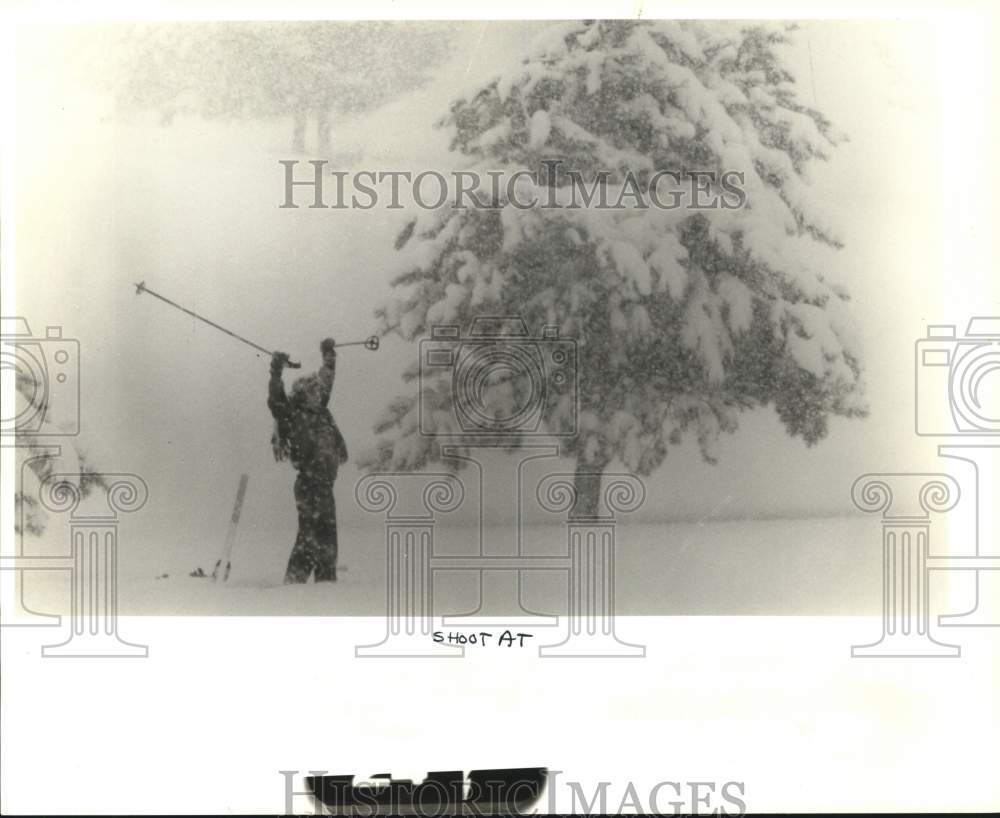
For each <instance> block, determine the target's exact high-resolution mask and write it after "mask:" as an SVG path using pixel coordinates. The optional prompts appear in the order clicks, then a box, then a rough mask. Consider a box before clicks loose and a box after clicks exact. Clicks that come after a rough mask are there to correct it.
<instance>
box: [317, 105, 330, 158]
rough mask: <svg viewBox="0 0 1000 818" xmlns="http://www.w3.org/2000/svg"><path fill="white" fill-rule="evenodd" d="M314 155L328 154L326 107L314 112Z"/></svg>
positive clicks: (328, 130)
mask: <svg viewBox="0 0 1000 818" xmlns="http://www.w3.org/2000/svg"><path fill="white" fill-rule="evenodd" d="M316 155H317V156H329V155H330V112H329V111H327V110H326V109H321V110H320V111H319V112H318V113H317V114H316Z"/></svg>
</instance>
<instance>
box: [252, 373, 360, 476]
mask: <svg viewBox="0 0 1000 818" xmlns="http://www.w3.org/2000/svg"><path fill="white" fill-rule="evenodd" d="M333 376H334V370H333V368H332V367H328V366H323V367H320V369H319V371H318V372H317V373H316V374H315V375H311V376H308V377H307V378H304V379H302V380H301V381H300V382H297V383H296V387H295V388H294V389H293V391H292V397H290V398H289V397H288V396H287V395H286V394H285V385H284V383H282V380H281V370H280V369H274V368H272V370H271V380H270V382H269V384H268V396H267V407H268V409H270V410H271V414H272V415H273V416H274V420H275V423H276V426H277V434H278V437H279V438H280V439H281V440H282V441H284V442H287V448H288V454H289V456H290V458H291V461H292V465H293V466H295V468H296V469H298V470H299V472H300V473H301V474H302V475H303V476H304V477H308V478H311V479H314V480H316V481H319V482H323V483H326V482H330V483H332V482H333V480H334V478H336V476H337V467H338V466H340V464H341V463H344V462H346V461H347V444H346V443H345V442H344V436H343V435H342V434H341V433H340V430H339V429H338V428H337V424H336V423H335V422H334V420H333V415H332V414H330V410H329V408H328V407H327V404H328V403H329V401H330V393H331V392H332V391H333Z"/></svg>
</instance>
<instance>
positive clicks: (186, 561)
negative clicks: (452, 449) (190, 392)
mask: <svg viewBox="0 0 1000 818" xmlns="http://www.w3.org/2000/svg"><path fill="white" fill-rule="evenodd" d="M57 530H58V526H56V527H55V528H54V532H53V535H52V536H50V535H46V538H45V539H44V540H42V541H28V542H27V543H26V552H27V553H49V554H55V553H65V552H66V550H67V549H66V546H65V542H66V540H65V539H63V540H62V543H63V544H60V542H59V541H58V538H57V537H56V536H55V531H57ZM293 535H294V532H293V531H285V532H282V533H278V534H270V533H265V532H262V531H260V530H259V529H258V530H251V531H247V532H246V533H245V534H243V535H242V536H241V538H240V541H239V542H238V544H237V546H236V551H235V554H234V558H233V568H232V573H231V575H230V578H229V582H228V583H226V584H222V583H213V582H212V581H211V580H210V579H201V578H194V577H190V576H189V575H188V574H189V573H190V572H191V571H192V570H194V569H195V568H197V567H201V568H202V569H204V570H205V571H206V572H207V573H211V570H212V566H213V565H214V563H215V559H216V555H217V553H218V545H219V544H215V545H212V544H204V543H202V544H196V543H176V542H166V541H164V542H162V543H159V544H158V547H156V548H152V547H150V546H151V543H149V542H144V543H143V546H144V547H143V548H142V550H141V553H142V556H141V559H139V558H138V557H137V554H138V553H139V552H138V551H133V552H132V554H131V555H130V553H129V531H128V529H127V526H123V527H122V530H121V553H120V568H119V577H120V603H119V605H120V607H119V612H120V613H121V614H124V615H130V614H149V615H170V614H177V615H234V616H247V615H274V616H278V615H301V616H371V615H379V614H382V613H383V612H384V610H385V581H386V570H385V544H384V534H383V530H382V529H381V528H380V527H379V526H378V525H372V526H370V527H366V528H359V527H346V526H345V527H343V528H342V530H341V545H340V564H341V576H340V580H339V581H338V582H337V583H336V584H335V585H327V584H320V585H315V584H311V583H310V584H309V585H304V586H295V587H290V586H289V587H286V586H283V585H282V584H281V581H282V576H283V572H284V566H285V561H286V559H287V556H288V551H289V549H290V547H291V538H292V537H293ZM513 535H514V530H513V527H492V528H488V529H487V530H486V536H485V546H486V548H487V550H488V553H491V554H501V553H504V551H505V549H508V551H507V553H510V551H512V550H513ZM64 536H65V534H64ZM436 536H437V538H438V539H437V542H436V546H437V548H438V553H447V554H449V555H456V554H470V553H473V554H474V553H476V552H477V551H478V548H479V545H478V536H477V529H476V528H474V527H458V526H456V527H447V528H446V527H440V528H439V530H438V532H437V535H436ZM880 537H881V534H880V530H879V526H878V523H877V522H876V521H873V520H871V519H866V518H861V517H854V518H849V517H829V518H819V519H798V520H763V521H754V522H745V521H728V522H701V523H696V522H691V523H674V524H632V525H629V524H624V523H623V524H621V525H620V526H619V529H618V551H617V562H616V572H617V581H616V590H617V612H618V613H619V614H622V615H654V614H655V615H684V614H687V615H871V614H876V613H878V612H879V610H880V606H881V597H880V578H881V562H880V557H879V544H880ZM524 540H525V551H526V553H529V554H532V555H541V554H546V555H558V554H559V553H560V551H561V552H562V553H565V530H564V529H563V528H561V527H559V526H530V527H529V528H528V529H527V530H526V532H525V537H524ZM220 544H221V543H220ZM36 549H37V550H36ZM164 574H166V575H167V576H163V575H164ZM158 577H159V578H158ZM488 582H489V583H491V587H492V588H495V589H496V594H495V596H494V599H495V600H498V601H499V604H498V605H496V606H494V607H493V608H492V609H491V608H490V606H487V608H486V609H485V610H484V611H483V612H484V613H486V614H489V613H497V614H501V613H502V614H506V615H511V614H516V613H518V611H517V610H516V608H515V607H514V604H513V603H512V602H510V600H511V599H513V598H515V597H514V585H513V573H512V572H493V577H490V578H488ZM68 583H69V580H68V575H67V574H66V573H65V572H33V573H31V574H30V575H28V576H27V578H26V580H25V599H26V601H27V602H28V604H29V606H30V607H31V608H33V609H35V610H38V611H46V612H53V613H55V612H59V611H60V610H65V609H66V605H67V604H68V603H67V600H68V599H69V585H68ZM523 591H524V593H523V598H524V602H525V606H526V607H527V608H530V609H533V610H535V611H539V612H545V613H553V614H559V613H563V612H565V610H566V580H565V575H564V574H562V573H561V572H558V571H545V572H539V571H532V572H530V574H528V573H525V575H524V580H523ZM478 595H479V586H478V582H477V578H476V575H475V572H472V571H452V572H448V573H446V574H440V573H439V574H438V575H437V576H436V577H435V613H438V614H448V613H452V614H461V613H465V612H468V611H472V610H475V609H476V608H477V606H478V604H479V598H478Z"/></svg>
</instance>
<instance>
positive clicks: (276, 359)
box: [271, 352, 289, 376]
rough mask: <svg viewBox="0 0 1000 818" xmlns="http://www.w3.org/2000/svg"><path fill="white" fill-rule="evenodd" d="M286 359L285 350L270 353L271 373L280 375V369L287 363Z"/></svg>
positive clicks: (287, 359)
mask: <svg viewBox="0 0 1000 818" xmlns="http://www.w3.org/2000/svg"><path fill="white" fill-rule="evenodd" d="M288 361H289V358H288V353H287V352H273V353H271V374H272V375H278V376H280V375H281V372H282V370H283V369H284V368H285V367H286V366H287V365H288Z"/></svg>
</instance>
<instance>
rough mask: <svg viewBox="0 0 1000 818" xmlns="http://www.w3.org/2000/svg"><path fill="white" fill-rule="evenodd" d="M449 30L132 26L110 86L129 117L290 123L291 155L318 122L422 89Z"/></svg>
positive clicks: (324, 134)
mask: <svg viewBox="0 0 1000 818" xmlns="http://www.w3.org/2000/svg"><path fill="white" fill-rule="evenodd" d="M450 32H451V27H450V26H448V25H447V24H444V23H427V22H402V21H384V22H332V21H322V22H315V21H309V22H248V23H245V22H213V23H168V24H162V23H161V24H141V25H132V26H129V27H128V28H127V29H125V30H124V31H123V32H122V34H121V36H120V38H119V39H118V41H117V43H116V45H115V47H114V52H115V55H116V60H115V68H114V71H113V72H112V74H113V76H112V78H111V82H112V86H113V90H114V93H115V96H116V99H117V101H118V104H119V106H120V107H121V109H122V110H124V111H150V110H152V111H157V112H159V114H160V119H161V122H162V123H163V124H170V123H171V122H172V121H173V120H174V118H175V117H176V116H178V115H184V114H193V115H199V116H203V117H206V118H210V119H216V118H217V119H235V118H267V117H274V116H288V117H291V118H292V123H293V125H292V150H294V151H297V152H300V153H301V152H303V151H304V150H305V147H306V130H307V128H308V126H309V123H310V121H312V122H314V123H315V128H316V146H315V147H316V150H317V151H319V152H326V151H328V150H329V148H330V139H331V130H332V124H331V116H332V115H335V114H337V113H359V112H364V111H366V110H371V109H373V108H375V107H377V106H379V105H381V104H383V103H385V102H387V101H388V100H390V99H392V98H393V97H395V96H397V95H399V94H401V93H403V92H405V91H407V90H409V89H411V88H416V87H418V86H420V85H421V84H423V83H425V82H426V81H427V80H428V79H429V76H430V71H431V70H432V69H433V68H435V67H436V66H438V65H440V64H441V63H442V62H443V61H444V59H445V57H446V56H447V54H448V48H449V45H450V43H451V34H450Z"/></svg>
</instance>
